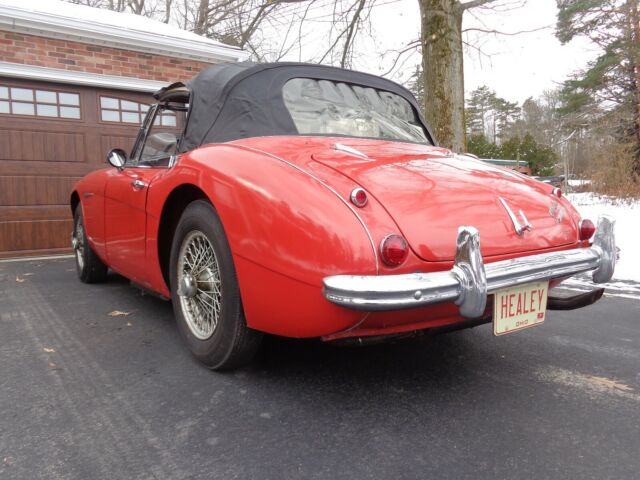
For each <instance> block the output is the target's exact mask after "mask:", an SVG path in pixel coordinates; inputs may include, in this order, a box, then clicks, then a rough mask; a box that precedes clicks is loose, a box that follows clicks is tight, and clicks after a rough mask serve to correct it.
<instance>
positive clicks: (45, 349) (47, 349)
mask: <svg viewBox="0 0 640 480" xmlns="http://www.w3.org/2000/svg"><path fill="white" fill-rule="evenodd" d="M43 350H44V351H45V352H47V353H56V350H55V348H47V347H44V348H43Z"/></svg>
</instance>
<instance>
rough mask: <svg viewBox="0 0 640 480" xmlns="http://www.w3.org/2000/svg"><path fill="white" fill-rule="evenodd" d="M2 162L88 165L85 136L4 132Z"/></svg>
mask: <svg viewBox="0 0 640 480" xmlns="http://www.w3.org/2000/svg"><path fill="white" fill-rule="evenodd" d="M0 145H3V146H4V147H3V148H2V149H0V160H22V161H30V160H36V161H38V160H44V161H47V162H85V161H86V159H87V151H86V148H85V135H84V134H83V133H65V132H51V131H46V130H30V129H12V130H8V129H0Z"/></svg>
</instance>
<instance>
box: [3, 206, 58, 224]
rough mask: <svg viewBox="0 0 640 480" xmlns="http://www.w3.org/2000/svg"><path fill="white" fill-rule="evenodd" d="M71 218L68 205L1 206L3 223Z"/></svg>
mask: <svg viewBox="0 0 640 480" xmlns="http://www.w3.org/2000/svg"><path fill="white" fill-rule="evenodd" d="M70 216H71V208H70V207H69V204H68V203H65V204H64V205H52V206H42V205H25V206H17V207H6V206H5V207H3V206H0V220H2V221H29V220H69V218H70Z"/></svg>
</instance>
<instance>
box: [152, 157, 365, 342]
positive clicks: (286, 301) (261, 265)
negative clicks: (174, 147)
mask: <svg viewBox="0 0 640 480" xmlns="http://www.w3.org/2000/svg"><path fill="white" fill-rule="evenodd" d="M185 183H189V184H192V185H195V186H197V187H198V188H200V189H201V190H202V191H204V192H205V193H206V195H207V197H208V198H209V199H210V200H211V202H212V203H213V205H214V207H215V208H216V210H217V212H218V214H219V216H220V218H221V220H222V223H223V225H224V228H225V232H226V235H227V239H228V241H229V245H230V247H231V251H232V254H233V257H234V262H235V266H236V271H237V274H238V282H239V285H240V290H241V294H242V301H243V307H244V310H245V315H246V318H247V323H248V324H249V326H251V327H252V328H256V329H259V330H262V331H265V332H270V333H275V334H281V335H288V336H295V337H313V336H320V335H324V334H326V333H329V332H335V331H339V330H342V329H345V328H348V327H350V326H352V325H354V324H355V323H357V322H358V321H359V319H360V318H361V317H362V316H363V314H362V313H359V312H353V311H349V310H346V309H342V308H339V307H337V306H335V305H333V304H331V303H329V302H327V301H326V300H325V299H324V298H323V296H322V295H321V288H322V278H324V277H325V276H326V275H331V274H338V273H344V272H345V271H349V270H352V271H353V270H355V271H359V272H362V273H363V274H375V273H376V257H375V254H374V247H373V245H372V243H371V240H370V239H369V237H368V235H367V232H366V230H365V228H364V226H363V225H362V224H361V223H360V221H359V220H358V218H357V216H356V215H355V214H354V213H353V211H352V210H351V209H350V208H348V207H347V206H346V205H345V202H344V201H343V200H342V199H341V198H340V197H339V196H337V195H336V194H335V193H334V192H332V191H331V190H330V189H328V188H327V187H326V186H324V185H323V183H322V182H321V181H319V180H318V179H316V178H314V177H312V176H310V175H308V174H306V173H304V172H302V171H300V170H298V169H296V168H294V167H292V166H291V165H289V164H287V163H285V162H283V161H281V160H279V159H276V158H274V157H270V156H266V155H264V154H261V153H258V152H254V151H248V150H244V149H241V148H238V147H235V146H232V145H217V146H207V147H203V148H200V149H196V150H194V151H192V152H190V153H188V154H185V155H182V156H181V158H180V161H179V162H178V164H177V165H176V166H175V167H174V168H173V169H171V170H168V171H167V173H166V174H165V175H163V176H161V177H159V178H157V179H156V180H155V181H154V183H153V184H152V185H151V187H150V190H149V201H148V211H149V218H148V225H147V235H148V243H147V262H148V265H149V267H150V269H151V275H152V276H153V278H154V280H153V284H154V286H155V287H156V288H155V289H162V288H163V286H164V283H165V282H164V279H163V277H162V272H161V271H160V266H159V263H158V261H157V245H158V241H157V236H158V229H159V223H160V218H161V214H162V206H163V204H164V199H166V198H167V197H168V196H169V194H170V193H171V191H173V190H174V189H175V188H177V187H179V186H180V185H182V184H185ZM164 290H165V291H166V293H168V291H167V290H166V286H164Z"/></svg>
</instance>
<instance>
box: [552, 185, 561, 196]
mask: <svg viewBox="0 0 640 480" xmlns="http://www.w3.org/2000/svg"><path fill="white" fill-rule="evenodd" d="M551 193H553V194H554V195H555V196H556V197H558V198H560V197H562V190H560V189H559V188H558V187H556V188H554V189H553V192H551Z"/></svg>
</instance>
